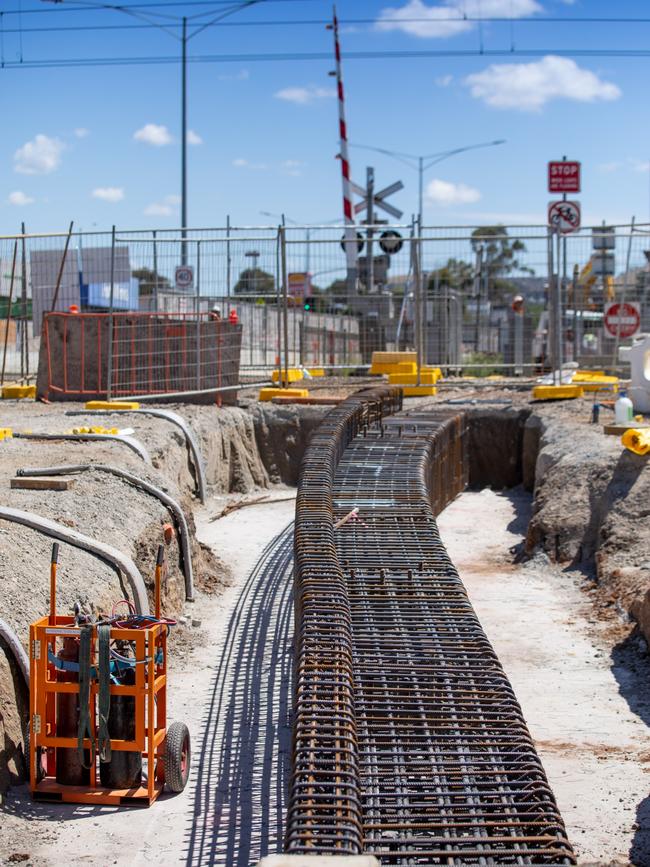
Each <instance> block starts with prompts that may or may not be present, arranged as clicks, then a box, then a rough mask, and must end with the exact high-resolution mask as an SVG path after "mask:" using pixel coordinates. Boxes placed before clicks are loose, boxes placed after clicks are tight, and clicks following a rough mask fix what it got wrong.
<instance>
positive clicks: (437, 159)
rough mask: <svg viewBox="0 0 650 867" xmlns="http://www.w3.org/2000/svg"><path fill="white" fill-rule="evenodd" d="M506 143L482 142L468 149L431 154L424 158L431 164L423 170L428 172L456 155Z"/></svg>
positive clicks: (499, 140) (427, 164) (424, 165)
mask: <svg viewBox="0 0 650 867" xmlns="http://www.w3.org/2000/svg"><path fill="white" fill-rule="evenodd" d="M505 143H506V140H505V139H497V140H496V141H487V142H481V143H480V144H475V145H467V147H462V148H454V149H453V150H450V151H443V152H442V153H439V154H429V156H426V157H422V159H423V160H430V162H428V163H426V164H423V166H422V168H423V170H424V171H426V170H427V169H430V168H431V166H435V165H436V163H441V162H442V161H443V160H446V159H448V158H449V157H454V156H456V154H463V153H465V151H473V150H477V149H478V148H490V147H494V146H495V145H501V144H505Z"/></svg>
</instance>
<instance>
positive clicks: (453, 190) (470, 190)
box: [426, 178, 481, 205]
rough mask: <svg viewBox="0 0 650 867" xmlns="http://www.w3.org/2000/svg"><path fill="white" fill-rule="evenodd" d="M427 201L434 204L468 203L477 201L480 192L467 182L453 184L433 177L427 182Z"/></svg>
mask: <svg viewBox="0 0 650 867" xmlns="http://www.w3.org/2000/svg"><path fill="white" fill-rule="evenodd" d="M426 197H427V201H428V202H430V203H431V204H434V205H468V204H471V203H472V202H478V200H479V199H480V198H481V194H480V192H479V191H478V190H477V189H475V188H474V187H468V186H467V184H453V183H451V181H441V180H440V179H439V178H434V179H433V180H432V181H429V183H428V184H427V190H426Z"/></svg>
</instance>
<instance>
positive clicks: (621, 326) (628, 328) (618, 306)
mask: <svg viewBox="0 0 650 867" xmlns="http://www.w3.org/2000/svg"><path fill="white" fill-rule="evenodd" d="M604 324H605V330H606V331H607V332H608V333H609V334H611V335H612V337H616V335H617V334H618V336H619V337H632V336H633V335H634V334H636V333H637V331H638V330H639V328H640V327H641V314H640V313H639V308H638V307H637V306H636V305H635V304H627V303H625V304H622V303H621V302H619V301H614V302H612V303H611V304H608V305H607V306H606V307H605V317H604Z"/></svg>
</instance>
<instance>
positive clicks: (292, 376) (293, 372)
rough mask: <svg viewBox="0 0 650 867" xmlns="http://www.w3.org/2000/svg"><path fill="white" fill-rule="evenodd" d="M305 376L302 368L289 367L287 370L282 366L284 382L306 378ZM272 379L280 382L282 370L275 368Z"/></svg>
mask: <svg viewBox="0 0 650 867" xmlns="http://www.w3.org/2000/svg"><path fill="white" fill-rule="evenodd" d="M285 374H286V375H285ZM304 376H305V375H304V373H303V372H302V370H299V369H298V368H297V367H289V368H288V369H287V370H286V371H285V369H284V368H282V381H283V382H298V381H299V380H301V379H304ZM271 379H272V380H273V382H279V381H280V372H279V371H278V370H274V371H273V373H272V374H271Z"/></svg>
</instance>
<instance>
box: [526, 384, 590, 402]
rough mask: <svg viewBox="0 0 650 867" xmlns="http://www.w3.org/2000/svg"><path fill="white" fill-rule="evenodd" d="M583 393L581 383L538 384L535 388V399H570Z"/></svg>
mask: <svg viewBox="0 0 650 867" xmlns="http://www.w3.org/2000/svg"><path fill="white" fill-rule="evenodd" d="M583 394H584V390H583V388H582V386H581V385H536V386H535V387H534V388H533V400H569V399H571V398H575V397H582V396H583Z"/></svg>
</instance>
